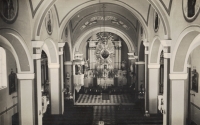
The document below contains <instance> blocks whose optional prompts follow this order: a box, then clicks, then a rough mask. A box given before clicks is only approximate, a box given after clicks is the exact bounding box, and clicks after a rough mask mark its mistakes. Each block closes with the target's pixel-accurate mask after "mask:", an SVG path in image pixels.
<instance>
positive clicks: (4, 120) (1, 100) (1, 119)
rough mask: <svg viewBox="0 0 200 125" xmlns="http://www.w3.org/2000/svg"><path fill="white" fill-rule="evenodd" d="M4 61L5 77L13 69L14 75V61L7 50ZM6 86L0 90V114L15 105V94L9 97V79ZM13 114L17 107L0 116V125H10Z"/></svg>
mask: <svg viewBox="0 0 200 125" xmlns="http://www.w3.org/2000/svg"><path fill="white" fill-rule="evenodd" d="M6 61H7V76H8V75H9V74H10V71H11V69H13V71H14V72H15V73H16V63H15V59H14V57H13V55H12V54H11V53H10V52H9V51H7V50H6ZM7 78H8V77H7ZM7 85H8V86H7V88H5V89H2V90H0V114H2V113H3V112H4V111H6V109H9V108H10V107H12V106H13V105H15V104H17V98H12V97H13V96H17V92H15V93H12V94H11V95H9V79H8V84H7ZM15 113H17V106H15V107H14V108H11V109H10V110H8V111H7V112H5V113H3V114H2V115H0V125H12V115H14V114H15Z"/></svg>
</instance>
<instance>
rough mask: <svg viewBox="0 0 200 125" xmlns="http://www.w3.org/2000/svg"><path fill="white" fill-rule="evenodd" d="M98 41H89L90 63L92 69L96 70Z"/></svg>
mask: <svg viewBox="0 0 200 125" xmlns="http://www.w3.org/2000/svg"><path fill="white" fill-rule="evenodd" d="M95 42H96V41H89V58H90V59H89V61H90V69H95V62H96V57H95V56H96V55H95V50H96V43H95Z"/></svg>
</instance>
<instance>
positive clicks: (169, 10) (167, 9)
mask: <svg viewBox="0 0 200 125" xmlns="http://www.w3.org/2000/svg"><path fill="white" fill-rule="evenodd" d="M160 3H161V4H162V5H163V7H164V8H165V11H166V12H167V14H168V15H170V12H171V7H172V0H170V1H169V6H168V8H167V6H166V5H165V3H164V2H163V0H160Z"/></svg>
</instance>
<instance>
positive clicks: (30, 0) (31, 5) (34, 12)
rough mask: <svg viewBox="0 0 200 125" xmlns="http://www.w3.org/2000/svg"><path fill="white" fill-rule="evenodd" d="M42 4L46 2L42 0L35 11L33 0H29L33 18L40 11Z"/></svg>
mask: <svg viewBox="0 0 200 125" xmlns="http://www.w3.org/2000/svg"><path fill="white" fill-rule="evenodd" d="M42 2H44V0H40V2H39V3H38V5H37V6H36V8H35V10H34V9H33V3H32V0H29V3H30V8H31V13H32V18H34V16H35V14H36V12H37V10H38V9H39V7H40V5H41V4H42Z"/></svg>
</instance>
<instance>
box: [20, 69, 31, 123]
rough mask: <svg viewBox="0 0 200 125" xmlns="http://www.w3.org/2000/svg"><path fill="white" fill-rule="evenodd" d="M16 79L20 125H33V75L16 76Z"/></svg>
mask: <svg viewBox="0 0 200 125" xmlns="http://www.w3.org/2000/svg"><path fill="white" fill-rule="evenodd" d="M17 78H18V111H19V124H20V125H34V98H33V97H34V96H33V79H34V74H33V73H31V74H25V73H24V74H22V73H18V74H17Z"/></svg>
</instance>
